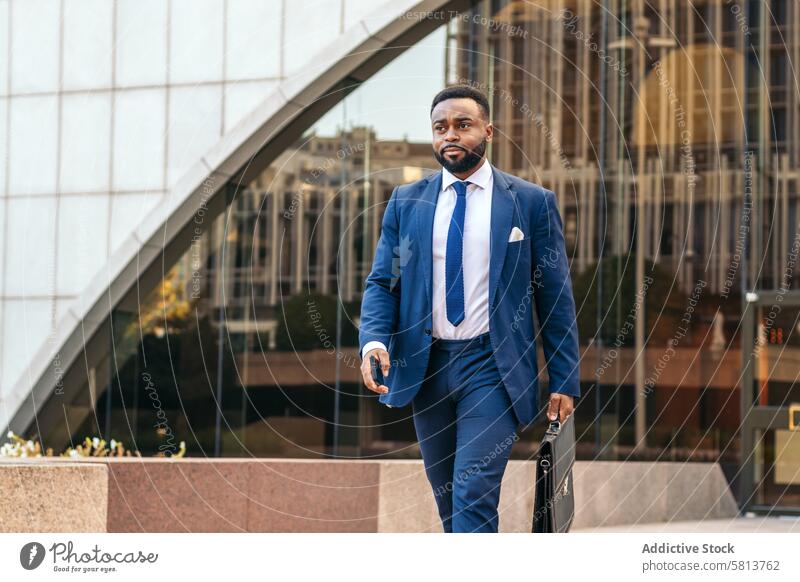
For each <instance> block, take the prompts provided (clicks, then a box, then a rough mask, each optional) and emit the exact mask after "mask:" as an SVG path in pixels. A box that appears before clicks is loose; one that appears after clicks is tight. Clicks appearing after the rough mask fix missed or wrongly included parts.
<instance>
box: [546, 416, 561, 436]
mask: <svg viewBox="0 0 800 582" xmlns="http://www.w3.org/2000/svg"><path fill="white" fill-rule="evenodd" d="M560 431H561V421H560V420H558V419H556V420H551V421H550V426H548V427H547V430H546V431H545V432H546V433H547V434H558V433H559V432H560Z"/></svg>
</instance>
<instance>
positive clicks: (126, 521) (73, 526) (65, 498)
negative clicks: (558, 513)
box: [0, 458, 738, 532]
mask: <svg viewBox="0 0 800 582" xmlns="http://www.w3.org/2000/svg"><path fill="white" fill-rule="evenodd" d="M533 482H534V464H533V463H532V462H530V461H511V462H510V463H509V466H508V469H507V471H506V474H505V477H504V480H503V486H502V492H501V496H500V530H501V531H502V532H528V531H530V521H531V515H532V513H533V494H534V489H533ZM574 484H575V495H576V516H575V522H574V525H573V529H581V528H590V527H597V526H613V525H626V524H634V523H639V524H641V523H656V522H667V521H683V520H708V519H720V518H730V517H735V516H736V515H737V514H738V509H737V505H736V502H735V500H734V498H733V495H732V494H731V492H730V491H729V489H728V485H727V483H726V481H725V478H724V476H723V474H722V471H721V469H720V467H719V466H718V465H717V464H716V463H670V462H664V463H649V462H627V463H623V462H611V461H608V462H606V461H597V462H581V461H579V462H577V463H576V465H575V470H574ZM0 490H2V491H4V492H5V494H4V495H3V496H2V499H0V531H4V532H23V531H30V532H56V531H57V532H106V531H107V532H438V531H441V526H440V523H439V519H438V516H437V514H436V509H435V506H434V502H433V496H432V493H431V490H430V487H429V485H428V482H427V480H426V478H425V473H424V470H423V466H422V462H421V461H360V460H359V461H339V460H294V459H191V458H184V459H165V458H121V459H87V460H81V461H75V460H73V459H66V458H49V459H20V460H8V461H3V462H2V463H0Z"/></svg>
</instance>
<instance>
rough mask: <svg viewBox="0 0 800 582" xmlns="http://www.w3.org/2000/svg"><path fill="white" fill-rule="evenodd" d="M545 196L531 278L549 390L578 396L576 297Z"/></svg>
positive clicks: (556, 220) (554, 206)
mask: <svg viewBox="0 0 800 582" xmlns="http://www.w3.org/2000/svg"><path fill="white" fill-rule="evenodd" d="M544 192H545V198H544V202H543V203H542V205H541V210H540V212H539V217H538V219H537V222H536V227H535V228H534V235H533V240H532V243H533V257H532V258H533V260H532V263H531V269H532V271H531V281H532V282H533V285H534V287H533V288H534V297H535V300H536V315H537V317H538V319H539V326H540V335H541V338H542V347H543V349H544V356H545V362H546V365H547V373H548V376H549V378H550V392H551V393H553V392H557V393H560V394H568V395H570V396H575V397H577V396H580V349H579V345H578V322H577V319H576V317H575V300H574V298H573V295H572V281H571V279H570V272H569V262H568V261H567V251H566V247H565V245H564V234H563V223H562V221H561V215H560V213H559V211H558V201H557V199H556V195H555V194H554V193H553V192H551V191H550V190H544Z"/></svg>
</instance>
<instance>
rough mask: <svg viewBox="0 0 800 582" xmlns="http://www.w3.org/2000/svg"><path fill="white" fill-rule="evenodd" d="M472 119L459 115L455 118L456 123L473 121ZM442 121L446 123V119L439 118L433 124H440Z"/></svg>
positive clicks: (468, 116)
mask: <svg viewBox="0 0 800 582" xmlns="http://www.w3.org/2000/svg"><path fill="white" fill-rule="evenodd" d="M474 119H475V118H474V117H472V116H471V115H459V116H458V117H456V121H473V120H474ZM444 121H447V118H443V117H440V118H439V119H434V120H433V123H434V124H436V123H442V122H444Z"/></svg>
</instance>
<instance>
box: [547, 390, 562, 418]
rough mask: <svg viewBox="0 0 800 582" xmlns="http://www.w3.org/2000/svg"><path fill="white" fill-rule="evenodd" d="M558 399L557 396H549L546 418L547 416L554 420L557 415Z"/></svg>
mask: <svg viewBox="0 0 800 582" xmlns="http://www.w3.org/2000/svg"><path fill="white" fill-rule="evenodd" d="M558 401H559V398H558V396H555V397H551V398H550V406H549V407H548V410H547V418H549V419H550V420H555V419H556V416H557V415H558V404H559V402H558Z"/></svg>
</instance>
